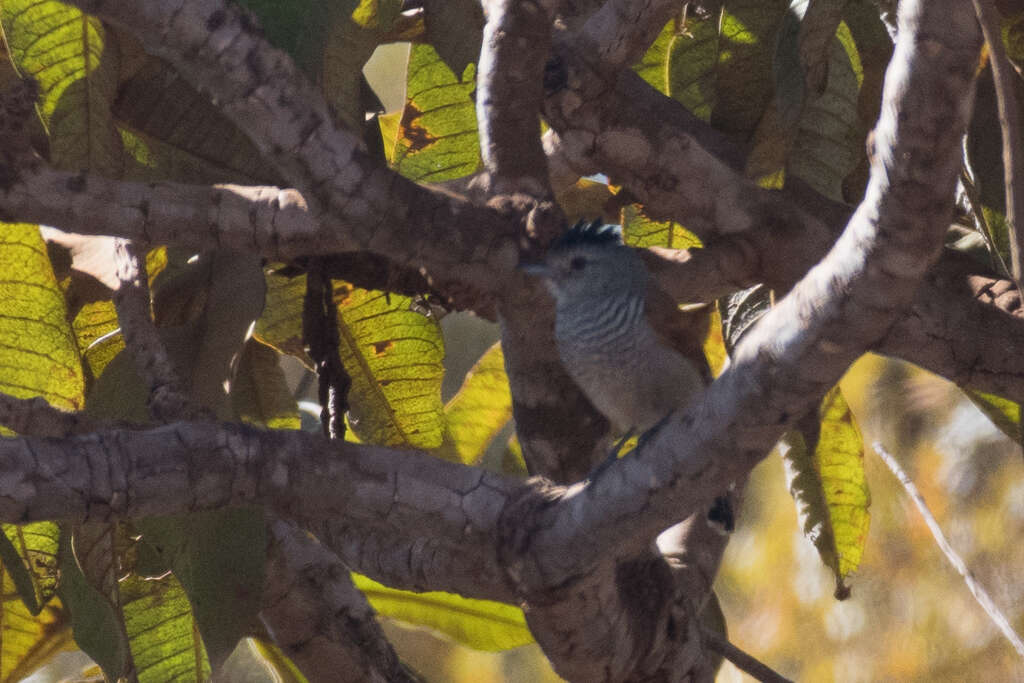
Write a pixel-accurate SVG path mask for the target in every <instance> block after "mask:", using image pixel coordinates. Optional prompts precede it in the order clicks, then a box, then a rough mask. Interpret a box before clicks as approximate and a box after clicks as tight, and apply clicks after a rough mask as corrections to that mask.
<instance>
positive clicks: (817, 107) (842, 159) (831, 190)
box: [786, 24, 865, 201]
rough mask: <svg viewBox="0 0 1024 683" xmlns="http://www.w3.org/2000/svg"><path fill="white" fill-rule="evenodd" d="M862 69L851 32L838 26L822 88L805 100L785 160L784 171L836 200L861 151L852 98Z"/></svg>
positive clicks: (855, 99)
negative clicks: (812, 96) (790, 147)
mask: <svg viewBox="0 0 1024 683" xmlns="http://www.w3.org/2000/svg"><path fill="white" fill-rule="evenodd" d="M862 73H863V72H862V71H861V67H860V60H859V56H858V53H857V48H856V46H855V45H854V44H853V38H852V36H851V35H850V31H849V29H848V28H847V27H846V24H840V26H839V30H838V31H837V32H836V37H834V38H833V39H832V41H831V42H830V45H829V62H828V79H827V82H826V84H825V89H824V91H823V92H822V93H821V95H820V96H818V97H814V98H810V99H808V100H807V102H806V103H805V106H804V107H803V110H802V112H801V114H800V120H799V124H798V125H797V127H796V131H795V139H794V142H793V146H792V149H791V151H790V153H789V156H788V160H787V164H786V173H787V175H793V176H795V177H797V178H800V179H801V180H803V181H804V182H805V183H807V184H808V185H810V186H811V187H812V188H814V189H815V190H817V191H818V192H819V193H821V194H823V195H825V196H826V197H830V198H831V199H834V200H836V201H842V200H843V180H844V179H845V178H846V176H847V175H848V174H849V173H850V172H851V171H853V169H854V168H855V167H856V166H857V164H858V163H860V161H861V158H862V157H863V156H864V155H865V151H864V143H863V140H864V131H863V130H862V128H861V125H860V121H859V118H858V99H857V98H858V93H859V91H860V81H861V79H862Z"/></svg>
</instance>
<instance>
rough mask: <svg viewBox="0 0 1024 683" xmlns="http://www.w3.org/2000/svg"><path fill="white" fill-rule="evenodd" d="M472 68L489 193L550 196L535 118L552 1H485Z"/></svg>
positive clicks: (540, 97) (549, 30)
mask: <svg viewBox="0 0 1024 683" xmlns="http://www.w3.org/2000/svg"><path fill="white" fill-rule="evenodd" d="M483 4H484V11H485V14H486V16H487V23H486V24H485V25H484V38H483V47H482V49H481V51H480V62H479V64H478V66H477V69H478V76H477V96H476V107H477V122H478V127H479V130H480V151H481V153H482V155H483V160H484V166H486V168H487V170H488V172H489V175H490V178H489V180H490V184H491V188H490V189H491V191H492V192H493V193H495V194H512V193H515V192H522V193H524V194H527V195H530V196H532V197H535V198H537V199H542V198H545V197H548V196H550V195H551V189H550V187H549V185H548V177H547V162H546V160H545V157H544V150H543V149H542V148H541V144H540V124H539V120H538V116H539V112H540V103H541V100H542V99H543V86H542V84H543V79H542V78H541V75H542V74H543V72H544V62H545V61H546V60H547V54H548V46H549V45H550V44H551V21H552V19H553V17H554V13H555V10H556V5H558V4H559V3H558V2H555V1H552V0H543V1H542V0H486V1H485V2H484V3H483Z"/></svg>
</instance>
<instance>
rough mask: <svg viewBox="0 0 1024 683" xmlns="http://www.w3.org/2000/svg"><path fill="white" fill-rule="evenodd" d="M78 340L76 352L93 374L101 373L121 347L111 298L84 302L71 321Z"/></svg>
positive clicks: (118, 323)
mask: <svg viewBox="0 0 1024 683" xmlns="http://www.w3.org/2000/svg"><path fill="white" fill-rule="evenodd" d="M71 326H72V328H73V329H74V331H75V338H76V339H77V340H78V348H79V352H80V353H81V354H82V359H83V360H84V361H85V362H86V364H88V366H89V373H90V375H91V376H92V377H93V378H96V377H99V376H100V375H102V374H103V371H104V369H106V367H107V365H108V364H109V363H110V361H112V360H114V356H116V355H117V354H118V353H120V352H121V350H122V349H124V337H123V336H121V333H120V332H119V331H118V330H120V327H121V324H120V322H119V321H118V319H117V311H116V310H115V309H114V302H112V301H92V302H89V303H87V304H84V305H83V306H82V308H81V309H79V311H78V314H77V315H75V319H74V321H73V322H72V323H71Z"/></svg>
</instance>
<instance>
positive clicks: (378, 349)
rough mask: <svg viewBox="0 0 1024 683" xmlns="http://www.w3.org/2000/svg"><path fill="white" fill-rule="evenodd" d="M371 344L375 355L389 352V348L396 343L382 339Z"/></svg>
mask: <svg viewBox="0 0 1024 683" xmlns="http://www.w3.org/2000/svg"><path fill="white" fill-rule="evenodd" d="M371 346H373V353H374V355H377V356H383V355H384V354H385V353H387V350H388V349H390V348H391V347H392V346H394V343H392V342H390V341H380V342H374V343H373V344H371Z"/></svg>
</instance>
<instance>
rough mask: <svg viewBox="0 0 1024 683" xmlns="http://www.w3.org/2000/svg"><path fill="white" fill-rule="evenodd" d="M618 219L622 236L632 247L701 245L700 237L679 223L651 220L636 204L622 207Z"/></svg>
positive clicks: (685, 246)
mask: <svg viewBox="0 0 1024 683" xmlns="http://www.w3.org/2000/svg"><path fill="white" fill-rule="evenodd" d="M620 221H621V223H622V238H623V240H624V241H625V243H626V244H628V245H630V246H632V247H641V248H645V249H646V248H647V247H668V248H670V249H691V248H693V247H699V246H701V241H700V238H699V237H697V236H696V235H694V234H693V233H692V232H690V231H689V230H687V229H686V228H684V227H683V226H681V225H680V224H679V223H676V222H673V221H664V222H662V221H652V220H651V219H650V218H648V217H647V216H646V215H644V212H643V207H641V206H640V205H638V204H630V205H629V206H626V207H623V209H622V215H621V218H620Z"/></svg>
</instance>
